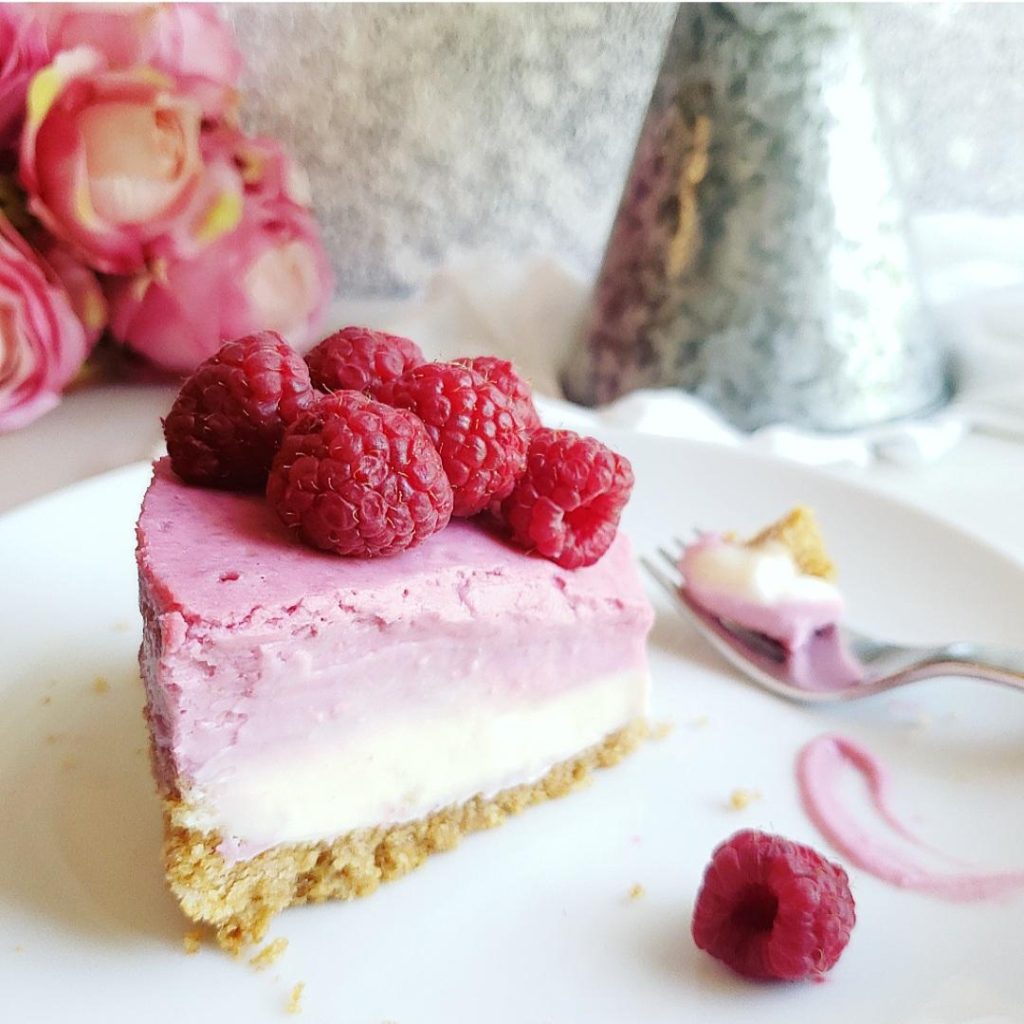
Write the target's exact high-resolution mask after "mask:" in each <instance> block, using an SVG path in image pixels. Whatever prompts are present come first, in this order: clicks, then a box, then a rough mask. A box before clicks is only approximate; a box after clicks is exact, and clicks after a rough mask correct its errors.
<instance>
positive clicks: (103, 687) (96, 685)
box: [92, 676, 110, 695]
mask: <svg viewBox="0 0 1024 1024" xmlns="http://www.w3.org/2000/svg"><path fill="white" fill-rule="evenodd" d="M109 690H110V683H108V682H107V680H106V679H105V678H104V677H103V676H97V677H96V678H95V679H94V680H93V681H92V692H93V693H95V694H97V695H100V694H104V693H107V692H108V691H109Z"/></svg>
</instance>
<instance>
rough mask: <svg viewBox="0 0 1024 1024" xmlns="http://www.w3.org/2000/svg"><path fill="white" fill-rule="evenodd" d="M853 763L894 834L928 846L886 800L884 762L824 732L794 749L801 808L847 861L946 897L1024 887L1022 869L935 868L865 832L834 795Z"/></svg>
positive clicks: (968, 896)
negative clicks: (950, 870) (948, 870)
mask: <svg viewBox="0 0 1024 1024" xmlns="http://www.w3.org/2000/svg"><path fill="white" fill-rule="evenodd" d="M847 768H853V769H854V770H856V771H857V772H859V773H860V774H861V776H863V778H864V781H865V782H866V783H867V786H868V793H869V796H870V798H871V803H872V805H873V807H874V809H875V811H876V812H877V813H878V815H879V817H880V818H881V819H882V821H883V822H884V823H885V824H886V825H887V826H888V827H889V828H890V829H891V830H892V831H893V832H895V833H896V834H897V835H899V836H902V837H903V838H904V839H906V840H908V841H909V842H910V843H912V844H913V845H915V846H917V847H919V848H921V849H929V847H928V846H927V845H926V844H925V843H923V842H922V841H921V840H920V839H919V838H918V837H917V836H916V835H914V833H913V832H911V831H910V830H909V829H908V828H907V827H906V826H905V825H904V824H903V823H902V822H901V821H900V820H899V819H898V818H897V817H896V815H895V813H894V812H893V810H892V808H891V806H890V804H889V792H890V778H889V773H888V771H887V770H886V769H885V767H884V765H882V764H881V762H879V761H878V759H877V758H876V757H875V756H874V755H873V754H872V753H871V752H870V751H868V750H866V749H865V748H864V747H862V746H861V745H860V744H859V743H855V742H854V741H853V740H848V739H846V738H844V737H842V736H837V735H834V734H827V735H824V736H818V737H816V738H815V739H813V740H811V741H810V742H809V743H808V744H806V746H804V747H803V749H802V750H801V751H800V753H799V754H798V755H797V766H796V776H797V784H798V786H799V789H800V799H801V801H802V803H803V807H804V811H805V812H806V813H807V816H808V817H809V818H810V819H811V821H812V822H813V823H814V825H815V826H816V827H817V829H818V831H819V832H821V834H822V835H823V836H824V837H825V839H826V840H827V841H828V842H829V843H830V844H831V845H832V846H833V847H835V849H836V850H838V851H839V852H840V853H841V854H842V855H843V857H845V858H846V859H847V860H848V861H849V862H850V863H851V864H854V865H856V866H857V867H859V868H861V869H862V870H863V871H867V872H868V873H869V874H872V875H874V876H875V877H876V878H880V879H882V881H884V882H889V883H890V884H891V885H895V886H898V887H899V888H901V889H914V890H917V891H919V892H926V893H929V894H930V895H932V896H938V897H940V898H942V899H947V900H957V901H966V900H984V899H993V898H995V897H999V896H1004V895H1006V894H1007V893H1010V892H1012V891H1013V890H1015V889H1019V888H1021V887H1024V871H1008V872H960V873H948V874H945V873H940V872H935V871H933V870H931V869H930V868H928V867H926V866H924V865H923V864H920V863H917V862H915V861H914V860H913V858H912V857H908V856H907V855H906V854H904V853H903V852H902V851H901V850H899V849H898V848H897V847H896V846H893V845H891V844H889V843H887V842H886V841H885V840H884V839H882V838H877V837H876V836H874V835H872V834H871V833H869V832H868V831H867V830H866V829H865V828H863V827H862V826H861V825H860V824H859V823H858V822H857V821H856V820H855V819H854V818H853V817H852V815H851V814H850V813H849V811H848V810H847V809H846V808H845V807H844V806H843V805H842V804H841V803H840V802H839V800H838V799H837V798H836V795H835V794H836V788H837V783H838V781H839V777H840V774H841V773H842V772H843V771H845V770H846V769H847Z"/></svg>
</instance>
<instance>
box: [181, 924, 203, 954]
mask: <svg viewBox="0 0 1024 1024" xmlns="http://www.w3.org/2000/svg"><path fill="white" fill-rule="evenodd" d="M182 941H183V944H184V946H185V953H186V954H187V955H188V956H192V955H194V954H195V953H198V952H199V947H200V946H202V944H203V933H202V932H201V931H200V930H199V929H198V928H197V929H196V930H195V931H191V932H185V938H184V939H183V940H182Z"/></svg>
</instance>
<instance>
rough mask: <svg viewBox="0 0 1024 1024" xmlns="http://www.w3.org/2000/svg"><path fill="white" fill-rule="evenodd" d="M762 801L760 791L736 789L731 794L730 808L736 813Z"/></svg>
mask: <svg viewBox="0 0 1024 1024" xmlns="http://www.w3.org/2000/svg"><path fill="white" fill-rule="evenodd" d="M760 799H761V791H760V790H758V789H734V790H733V791H732V792H731V793H730V794H729V806H730V807H731V808H732V809H733V810H734V811H742V810H743V809H744V808H745V807H749V806H750V805H751V804H752V803H753V802H754V801H755V800H760Z"/></svg>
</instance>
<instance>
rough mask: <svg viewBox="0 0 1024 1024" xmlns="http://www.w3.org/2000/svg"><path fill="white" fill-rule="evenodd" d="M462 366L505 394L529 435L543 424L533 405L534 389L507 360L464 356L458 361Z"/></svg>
mask: <svg viewBox="0 0 1024 1024" xmlns="http://www.w3.org/2000/svg"><path fill="white" fill-rule="evenodd" d="M455 362H456V363H458V364H459V365H460V366H468V367H469V368H470V369H471V370H476V372H477V373H479V374H480V376H481V377H483V378H484V380H488V381H490V382H491V383H492V384H493V385H494V386H495V387H496V388H498V390H500V391H501V392H502V394H504V395H505V396H506V397H507V398H508V400H509V404H510V405H511V407H512V411H513V412H514V413H515V414H516V415H517V416H518V417H519V419H520V420H522V423H523V426H524V427H525V428H526V432H527V433H528V434H532V433H533V431H535V430H536V429H537V428H538V427H539V426H540V425H541V424H540V416H538V415H537V410H536V408H535V407H534V404H533V389H532V388H531V387H530V385H529V384H528V383H527V382H526V381H525V380H524V379H523V378H522V377H520V376H519V373H518V372H517V370H516V368H515V366H513V365H512V363H510V362H509V361H508V360H507V359H498V358H497V357H495V356H464V357H463V358H461V359H456V360H455Z"/></svg>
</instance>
